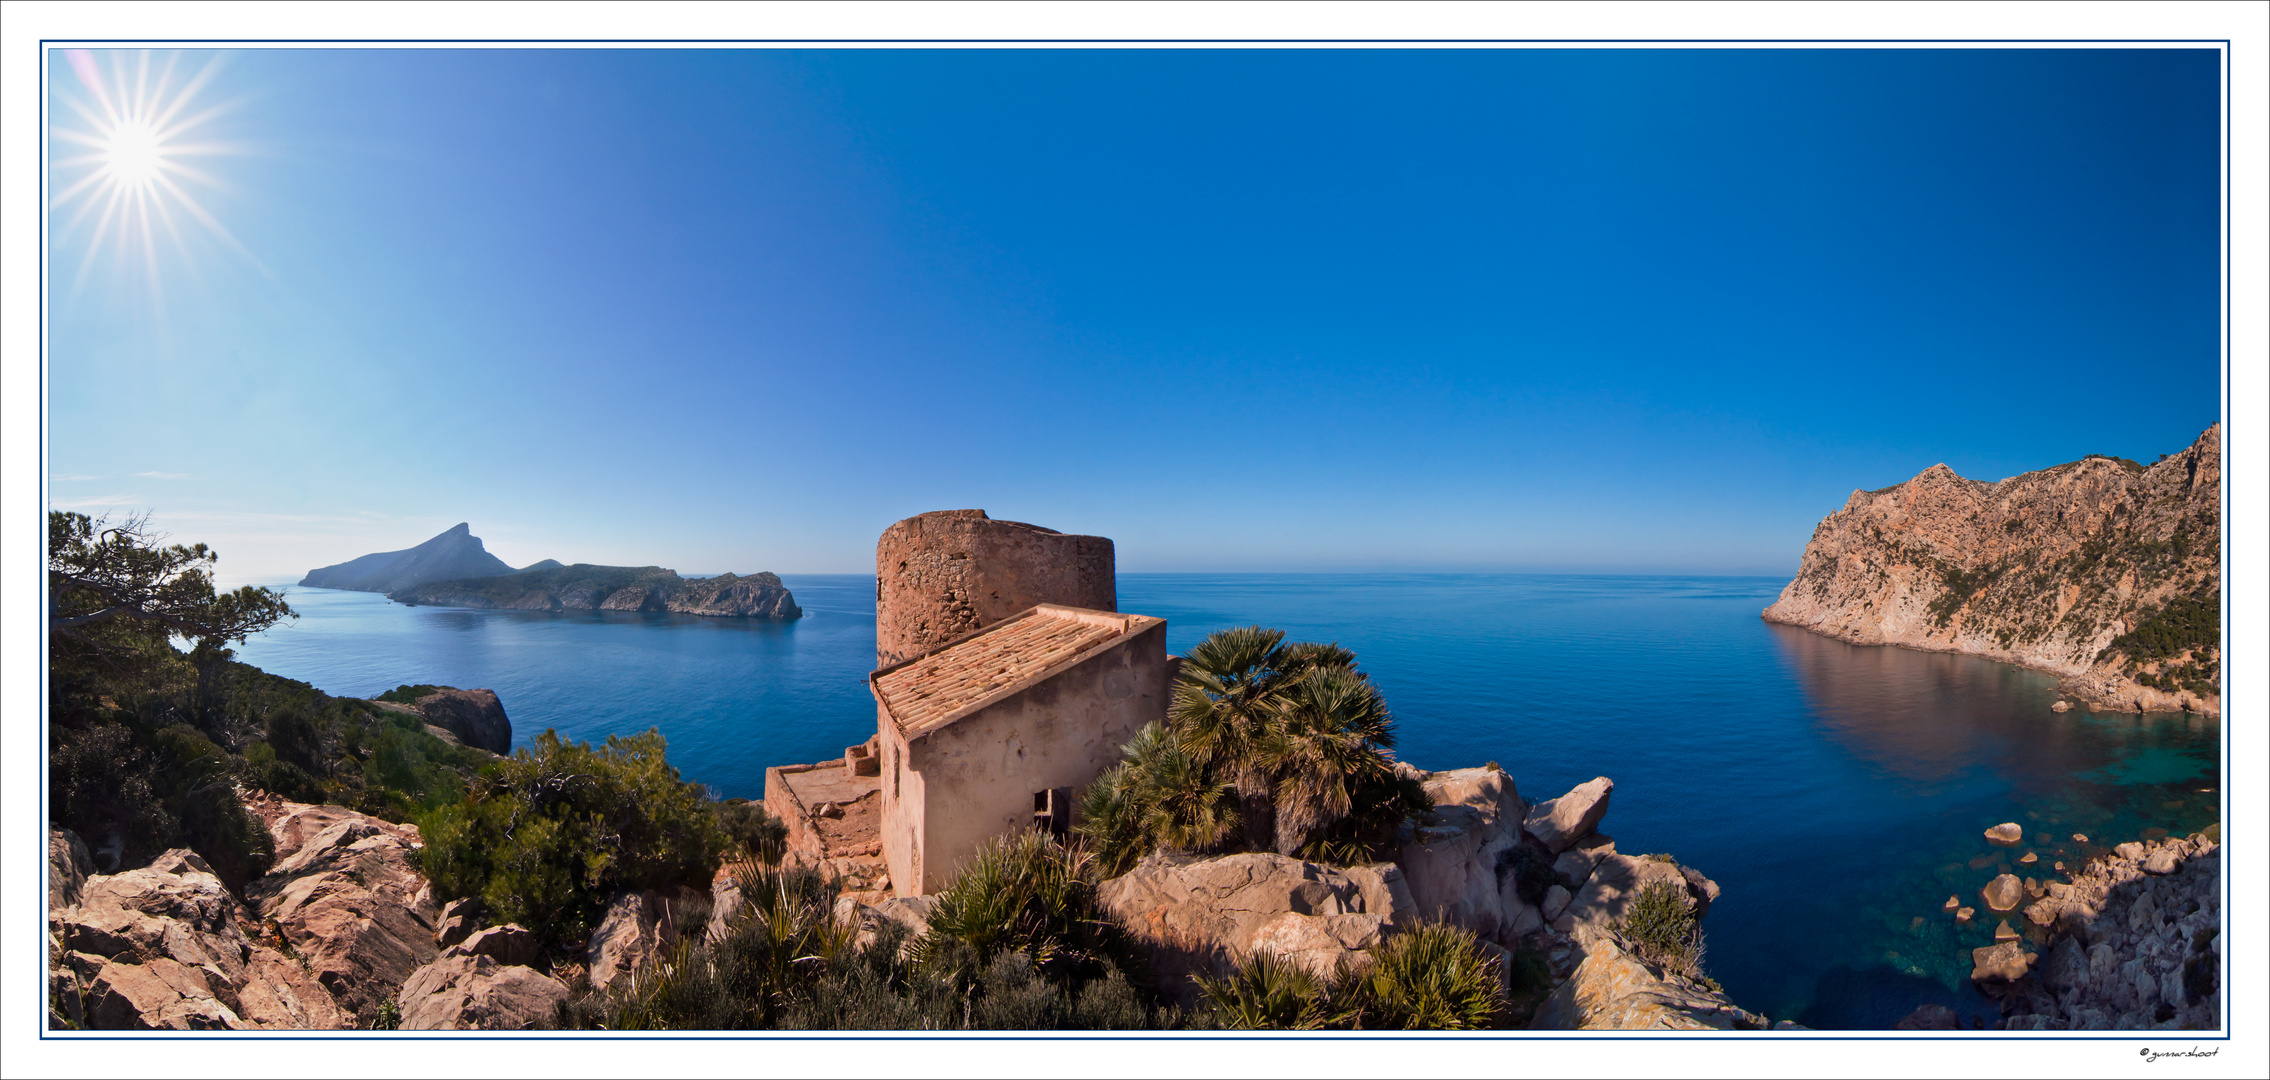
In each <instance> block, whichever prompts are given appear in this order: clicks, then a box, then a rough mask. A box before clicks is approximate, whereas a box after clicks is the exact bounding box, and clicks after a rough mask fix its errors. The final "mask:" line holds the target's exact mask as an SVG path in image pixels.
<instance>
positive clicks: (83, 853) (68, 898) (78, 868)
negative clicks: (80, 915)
mask: <svg viewBox="0 0 2270 1080" xmlns="http://www.w3.org/2000/svg"><path fill="white" fill-rule="evenodd" d="M94 872H95V857H94V856H93V855H91V854H89V853H88V852H87V842H86V841H84V840H81V839H79V834H78V833H75V832H72V831H71V830H69V829H64V828H58V827H56V826H54V825H49V826H48V827H47V910H48V911H49V912H50V913H53V912H55V911H56V910H57V909H60V908H66V907H70V906H71V905H73V904H76V903H78V902H79V890H80V889H81V888H82V887H84V886H85V885H86V883H87V876H88V875H89V874H92V873H94Z"/></svg>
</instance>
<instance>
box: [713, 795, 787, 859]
mask: <svg viewBox="0 0 2270 1080" xmlns="http://www.w3.org/2000/svg"><path fill="white" fill-rule="evenodd" d="M717 827H718V829H719V830H720V831H722V832H723V833H724V834H725V840H726V844H727V845H728V846H729V847H731V848H732V849H733V850H735V851H738V852H740V853H741V854H742V855H743V856H744V857H746V858H751V859H755V860H757V861H758V862H764V863H777V862H779V861H780V860H781V857H782V856H784V855H786V854H787V853H788V823H787V822H784V821H782V820H780V819H779V818H776V817H774V816H772V815H771V814H768V813H766V812H765V806H764V804H763V803H760V802H751V801H750V800H748V799H727V800H725V801H724V802H721V803H718V804H717Z"/></svg>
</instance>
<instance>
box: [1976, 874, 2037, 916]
mask: <svg viewBox="0 0 2270 1080" xmlns="http://www.w3.org/2000/svg"><path fill="white" fill-rule="evenodd" d="M1978 895H1979V898H1980V899H1982V900H1984V901H1985V902H1986V907H1987V910H1989V911H1994V912H1997V913H1999V912H2004V911H2014V910H2016V909H2017V907H2018V905H2019V904H2020V903H2022V902H2023V901H2024V900H2025V898H2026V887H2025V885H2024V883H2022V882H2020V881H2019V880H2018V876H2017V875H2016V874H2003V875H2001V876H1999V877H1997V878H1995V879H1994V880H1992V881H1989V882H1987V883H1986V887H1985V888H1983V889H1980V890H1979V891H1978Z"/></svg>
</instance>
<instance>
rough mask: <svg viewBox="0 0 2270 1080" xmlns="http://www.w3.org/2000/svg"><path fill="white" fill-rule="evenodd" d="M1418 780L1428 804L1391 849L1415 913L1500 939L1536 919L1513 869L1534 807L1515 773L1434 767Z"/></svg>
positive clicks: (1539, 922) (1536, 923) (1538, 922)
mask: <svg viewBox="0 0 2270 1080" xmlns="http://www.w3.org/2000/svg"><path fill="white" fill-rule="evenodd" d="M1422 783H1423V784H1424V785H1425V787H1426V792H1427V797H1428V798H1429V799H1430V800H1432V801H1433V802H1434V810H1433V812H1432V813H1430V814H1429V815H1427V817H1426V818H1424V819H1423V820H1421V821H1419V822H1416V823H1414V825H1413V826H1412V828H1411V829H1410V835H1409V836H1408V837H1407V838H1405V839H1404V841H1403V844H1402V849H1401V851H1400V853H1399V854H1398V855H1397V856H1396V865H1398V866H1400V867H1402V869H1403V877H1404V880H1405V881H1406V882H1407V883H1408V887H1409V889H1410V892H1411V900H1412V902H1413V903H1414V904H1415V905H1417V908H1418V911H1419V913H1420V914H1421V915H1423V916H1425V917H1427V918H1430V919H1436V920H1440V921H1443V922H1448V923H1454V924H1456V925H1458V926H1463V927H1465V928H1467V929H1469V930H1472V931H1474V932H1475V933H1477V934H1480V935H1482V936H1483V937H1485V938H1492V939H1498V940H1504V941H1511V940H1514V939H1516V938H1518V937H1520V936H1521V935H1522V934H1526V933H1529V932H1531V931H1534V930H1536V929H1538V928H1539V927H1542V926H1543V925H1544V924H1545V917H1544V915H1543V914H1542V913H1541V912H1539V911H1538V910H1537V908H1536V906H1535V905H1533V904H1530V903H1528V902H1527V901H1525V900H1523V899H1522V898H1521V895H1520V888H1519V884H1518V881H1517V879H1516V876H1515V874H1514V873H1513V872H1512V864H1513V863H1514V861H1515V859H1516V857H1517V855H1518V849H1520V848H1521V847H1522V845H1523V842H1524V835H1523V830H1522V821H1523V818H1524V816H1525V815H1528V816H1533V815H1534V813H1535V811H1531V810H1530V809H1529V808H1528V807H1527V806H1526V805H1525V804H1524V803H1523V802H1522V801H1521V794H1520V792H1519V791H1517V790H1516V789H1515V788H1514V783H1513V778H1512V777H1510V776H1507V775H1506V774H1505V772H1504V771H1503V770H1501V769H1498V768H1495V767H1491V766H1484V767H1482V768H1479V769H1457V770H1453V771H1449V772H1439V773H1432V774H1430V775H1428V776H1427V778H1426V779H1425V780H1424V781H1422ZM1598 820H1599V818H1598V817H1597V816H1594V818H1593V821H1594V822H1595V823H1597V822H1598ZM1587 831H1589V829H1588V830H1587ZM1531 843H1534V841H1532V842H1531ZM1537 854H1538V855H1540V856H1544V857H1545V858H1546V860H1547V861H1549V856H1545V855H1544V852H1542V851H1539V852H1538V853H1537Z"/></svg>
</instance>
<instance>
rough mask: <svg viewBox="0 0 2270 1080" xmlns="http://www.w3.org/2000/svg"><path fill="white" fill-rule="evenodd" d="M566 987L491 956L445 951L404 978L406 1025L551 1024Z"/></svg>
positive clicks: (519, 1027) (492, 1027) (518, 1027)
mask: <svg viewBox="0 0 2270 1080" xmlns="http://www.w3.org/2000/svg"><path fill="white" fill-rule="evenodd" d="M567 997H568V990H567V987H566V986H565V985H564V984H562V983H561V982H560V981H559V980H557V979H554V978H552V977H550V976H548V975H545V974H542V973H541V972H538V971H537V970H536V969H534V968H530V967H522V966H520V965H517V964H503V963H499V962H498V961H497V959H496V958H495V957H493V956H466V955H455V956H447V957H443V958H441V959H438V960H435V961H434V962H432V963H430V964H427V965H425V966H423V967H421V968H419V969H418V970H417V971H416V972H414V973H412V974H411V976H410V977H409V979H408V980H407V981H405V982H404V983H403V984H402V991H401V997H400V1003H401V1010H402V1029H403V1030H405V1031H523V1030H528V1029H532V1028H548V1027H551V1026H552V1025H553V1023H554V1021H555V1018H556V1017H557V1015H558V1010H559V1007H560V1006H561V1005H562V1004H564V1003H565V1002H566V1001H567Z"/></svg>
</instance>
